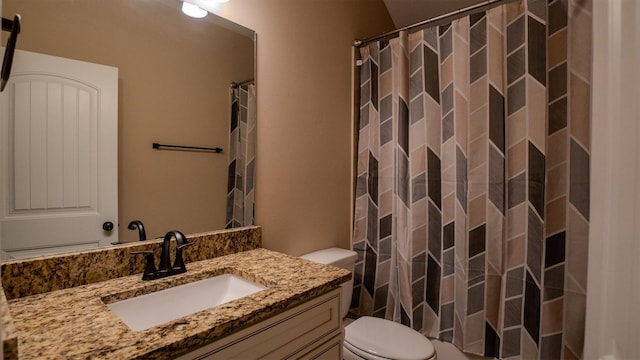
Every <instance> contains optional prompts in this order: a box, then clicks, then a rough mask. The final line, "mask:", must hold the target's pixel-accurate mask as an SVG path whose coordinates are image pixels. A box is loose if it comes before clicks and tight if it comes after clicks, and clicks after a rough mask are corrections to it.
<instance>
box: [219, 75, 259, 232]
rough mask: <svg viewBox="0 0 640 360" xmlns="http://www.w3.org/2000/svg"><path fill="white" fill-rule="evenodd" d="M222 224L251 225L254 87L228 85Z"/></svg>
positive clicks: (253, 164) (254, 147)
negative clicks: (228, 126) (228, 123)
mask: <svg viewBox="0 0 640 360" xmlns="http://www.w3.org/2000/svg"><path fill="white" fill-rule="evenodd" d="M230 139H231V140H230V146H229V152H230V154H229V180H228V186H227V217H226V221H225V228H227V229H229V228H234V227H241V226H249V225H254V206H255V197H254V186H255V156H256V87H255V85H253V84H248V85H239V86H232V87H231V136H230Z"/></svg>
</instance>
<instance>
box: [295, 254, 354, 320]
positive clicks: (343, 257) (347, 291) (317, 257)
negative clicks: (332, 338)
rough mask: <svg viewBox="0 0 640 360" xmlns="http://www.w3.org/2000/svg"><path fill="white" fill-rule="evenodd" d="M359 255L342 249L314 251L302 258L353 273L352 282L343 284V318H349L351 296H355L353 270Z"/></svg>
mask: <svg viewBox="0 0 640 360" xmlns="http://www.w3.org/2000/svg"><path fill="white" fill-rule="evenodd" d="M356 257H357V253H356V252H355V251H351V250H345V249H340V248H329V249H324V250H318V251H314V252H312V253H309V254H306V255H302V256H301V258H303V259H306V260H310V261H314V262H317V263H320V264H325V265H332V266H335V267H339V268H342V269H345V270H349V271H351V274H352V276H351V280H349V281H347V282H345V283H342V285H341V286H342V304H341V309H340V310H341V311H342V316H343V317H344V316H347V313H348V312H349V306H350V305H351V295H352V294H353V270H354V268H355V265H356Z"/></svg>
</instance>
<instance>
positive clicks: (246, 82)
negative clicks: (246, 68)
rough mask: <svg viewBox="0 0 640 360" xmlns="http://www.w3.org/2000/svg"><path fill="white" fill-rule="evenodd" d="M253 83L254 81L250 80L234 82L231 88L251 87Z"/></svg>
mask: <svg viewBox="0 0 640 360" xmlns="http://www.w3.org/2000/svg"><path fill="white" fill-rule="evenodd" d="M252 83H253V79H249V80H245V81H241V82H239V83H237V82H235V81H234V82H232V83H231V87H238V86H242V85H249V84H252Z"/></svg>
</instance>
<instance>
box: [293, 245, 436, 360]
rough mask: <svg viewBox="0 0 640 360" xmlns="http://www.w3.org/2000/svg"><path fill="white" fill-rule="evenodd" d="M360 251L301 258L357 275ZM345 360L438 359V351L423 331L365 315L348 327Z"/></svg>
mask: <svg viewBox="0 0 640 360" xmlns="http://www.w3.org/2000/svg"><path fill="white" fill-rule="evenodd" d="M356 255H357V254H356V252H355V251H351V250H345V249H339V248H330V249H324V250H319V251H315V252H312V253H309V254H306V255H303V256H301V258H303V259H306V260H310V261H315V262H317V263H321V264H326V265H332V266H336V267H339V268H342V269H346V270H349V271H351V272H352V273H353V270H354V267H355V262H356ZM352 292H353V278H352V279H351V280H349V281H348V282H345V283H343V284H342V295H343V296H342V304H341V311H342V315H343V316H346V315H347V313H348V311H349V306H350V304H351V295H352ZM343 358H344V360H362V359H366V360H390V359H395V360H401V359H402V360H435V359H436V352H435V349H434V347H433V344H432V343H431V341H429V339H427V338H426V337H425V336H423V335H422V334H420V333H419V332H417V331H415V330H413V329H411V328H409V327H407V326H404V325H402V324H398V323H396V322H393V321H390V320H386V319H380V318H375V317H371V316H363V317H361V318H359V319H357V320H355V321H353V322H351V323H350V324H348V325H347V326H345V328H344V347H343Z"/></svg>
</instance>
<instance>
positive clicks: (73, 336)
mask: <svg viewBox="0 0 640 360" xmlns="http://www.w3.org/2000/svg"><path fill="white" fill-rule="evenodd" d="M187 269H188V271H187V272H186V273H184V274H179V275H175V276H171V277H168V278H163V279H158V280H153V281H142V280H141V275H140V274H138V275H132V276H125V277H120V278H117V279H112V280H107V281H102V282H97V283H92V284H88V285H82V286H78V287H73V288H68V289H63V290H56V291H51V292H47V293H42V294H36V295H32V296H26V297H22V298H17V299H13V300H9V301H8V305H9V306H8V307H9V311H10V313H11V316H12V318H13V323H14V326H15V329H16V330H15V331H16V334H17V339H18V352H19V355H20V359H60V358H64V359H80V358H82V359H86V358H117V359H135V358H144V359H169V358H173V357H175V356H177V355H180V354H182V353H184V352H188V351H191V350H195V349H196V348H198V347H200V346H202V345H205V344H207V343H209V342H211V341H214V340H217V339H220V338H222V337H224V336H226V335H229V334H231V333H233V332H235V331H237V330H240V329H242V328H245V327H247V326H250V325H253V324H256V323H258V322H260V321H262V320H265V319H267V318H269V317H271V316H273V315H276V314H278V313H281V312H283V311H284V310H286V309H290V308H292V307H294V306H297V305H299V304H301V303H303V302H305V301H308V300H310V299H312V298H315V297H317V296H319V295H322V294H324V293H326V292H328V291H330V290H332V289H335V288H337V287H338V286H339V285H340V284H341V283H343V282H345V281H347V280H348V279H350V277H351V275H350V273H349V272H348V271H346V270H343V269H339V268H335V267H332V266H327V265H321V264H316V263H313V262H310V261H307V260H303V259H300V258H296V257H291V256H288V255H285V254H281V253H278V252H274V251H270V250H266V249H255V250H250V251H245V252H240V253H236V254H231V255H226V256H221V257H217V258H213V259H209V260H203V261H198V262H194V263H189V264H187ZM224 273H228V274H235V275H239V276H242V277H244V278H246V279H249V280H252V281H254V282H256V283H259V284H261V285H263V286H265V287H266V288H267V289H266V290H263V291H260V292H257V293H255V294H253V295H250V296H247V297H244V298H240V299H237V300H234V301H231V302H228V303H226V304H223V305H220V306H217V307H214V308H210V309H207V310H204V311H201V312H198V313H195V314H192V315H189V316H185V317H183V318H180V319H177V320H174V321H171V322H167V323H165V324H162V325H158V326H155V327H152V328H150V329H147V330H142V331H136V332H134V331H132V330H130V329H129V328H128V327H127V326H126V325H125V324H124V323H123V322H122V321H121V320H120V319H119V318H118V317H117V316H116V315H115V314H114V313H112V312H111V311H110V310H109V309H108V308H107V305H106V304H107V303H111V302H115V301H118V300H124V299H127V298H131V297H134V296H138V295H142V294H146V293H150V292H154V291H158V290H162V289H165V288H169V287H172V286H176V285H181V284H185V283H189V282H193V281H197V280H201V279H205V278H209V277H212V276H215V275H219V274H224Z"/></svg>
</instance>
